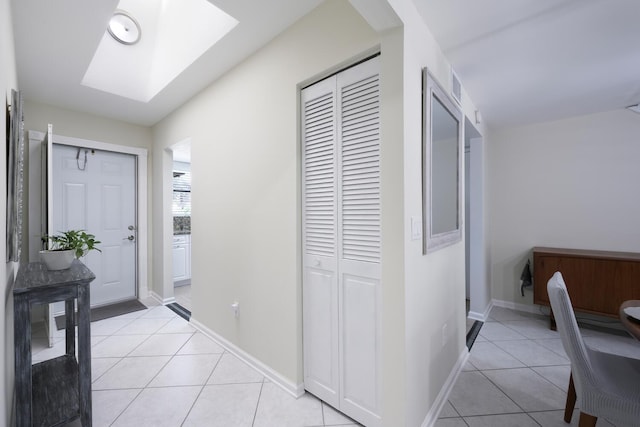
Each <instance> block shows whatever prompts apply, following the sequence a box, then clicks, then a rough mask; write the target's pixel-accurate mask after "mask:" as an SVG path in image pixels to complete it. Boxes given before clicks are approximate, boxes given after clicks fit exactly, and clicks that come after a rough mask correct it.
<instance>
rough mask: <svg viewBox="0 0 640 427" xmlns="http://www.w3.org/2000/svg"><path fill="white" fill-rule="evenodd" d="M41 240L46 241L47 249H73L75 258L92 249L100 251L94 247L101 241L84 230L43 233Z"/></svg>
mask: <svg viewBox="0 0 640 427" xmlns="http://www.w3.org/2000/svg"><path fill="white" fill-rule="evenodd" d="M42 241H43V242H44V243H46V245H47V249H48V250H50V251H68V250H73V251H74V252H75V255H76V258H80V257H82V256H84V255H86V254H87V252H89V251H92V250H96V251H98V252H102V251H101V250H100V249H98V248H97V247H96V245H98V244H99V243H102V242H100V241H99V240H96V236H94V235H93V234H89V233H87V232H85V231H84V230H69V231H61V232H58V234H55V235H44V236H42Z"/></svg>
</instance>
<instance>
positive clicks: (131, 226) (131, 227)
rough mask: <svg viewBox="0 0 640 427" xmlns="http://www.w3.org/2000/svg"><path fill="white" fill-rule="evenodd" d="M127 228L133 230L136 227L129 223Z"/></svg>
mask: <svg viewBox="0 0 640 427" xmlns="http://www.w3.org/2000/svg"><path fill="white" fill-rule="evenodd" d="M127 229H129V230H130V231H133V230H135V229H136V228H135V227H134V226H133V225H130V226H128V227H127Z"/></svg>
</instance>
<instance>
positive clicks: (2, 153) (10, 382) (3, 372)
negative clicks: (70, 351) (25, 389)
mask: <svg viewBox="0 0 640 427" xmlns="http://www.w3.org/2000/svg"><path fill="white" fill-rule="evenodd" d="M0 85H1V86H2V88H3V90H2V93H3V96H4V99H5V102H6V104H7V105H8V104H9V103H10V102H11V89H18V80H17V74H16V59H15V49H14V43H13V24H12V19H11V5H10V1H9V0H0ZM6 131H7V129H6V122H5V120H4V119H2V120H0V135H3V136H2V138H3V141H5V142H4V143H3V148H2V150H0V188H3V189H4V188H6V187H7V166H6V164H7V154H6V153H7V150H6V139H5V137H4V135H6ZM4 194H5V195H4V196H2V197H0V235H1V236H6V234H7V233H6V223H7V214H6V212H7V206H6V204H7V198H6V193H4ZM6 246H7V245H6V239H5V240H3V242H2V243H0V259H1V260H4V259H6ZM17 268H18V264H17V263H13V262H9V263H5V262H1V261H0V278H1V279H0V280H1V281H2V282H1V283H2V293H1V294H2V304H1V309H0V310H1V312H0V333H1V334H2V338H1V344H0V345H1V346H2V348H1V349H0V354H1V355H2V360H3V363H2V365H3V366H2V369H0V398H1V399H2V404H0V425H6V426H10V425H12V417H13V405H14V358H13V294H12V287H13V279H14V274H15V270H16V269H17Z"/></svg>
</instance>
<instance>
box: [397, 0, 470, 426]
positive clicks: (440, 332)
mask: <svg viewBox="0 0 640 427" xmlns="http://www.w3.org/2000/svg"><path fill="white" fill-rule="evenodd" d="M389 3H390V5H391V6H392V7H393V8H394V10H395V11H396V13H397V14H398V16H399V17H400V18H401V20H402V22H403V24H404V63H403V68H404V91H403V107H402V108H403V111H404V195H403V197H404V202H403V203H404V213H403V215H404V217H403V221H404V222H403V223H404V229H403V231H402V233H403V236H404V278H405V295H404V297H405V324H406V325H405V326H406V327H405V331H406V332H405V342H406V362H405V364H406V373H405V375H406V424H405V425H407V426H420V425H423V423H424V422H425V421H428V417H429V416H433V412H432V410H433V406H434V403H437V402H436V400H437V398H438V395H439V393H440V392H441V390H442V389H443V388H444V387H445V386H446V382H447V380H448V378H449V376H450V375H451V374H452V372H453V370H454V369H455V368H456V362H457V361H459V360H460V358H461V357H464V355H465V354H466V353H465V352H466V346H465V340H464V337H465V331H466V321H465V250H464V247H465V243H464V239H463V241H462V242H460V243H457V244H454V245H452V246H449V247H447V248H444V249H441V250H438V251H436V252H433V253H429V254H427V255H423V252H422V239H417V240H411V218H415V219H417V220H419V221H421V218H422V215H423V206H422V186H423V185H422V96H421V93H422V69H423V68H424V67H427V68H429V70H430V71H431V73H432V75H433V76H434V77H435V78H436V79H437V80H438V81H439V82H440V84H441V85H442V86H443V87H444V88H445V91H447V92H448V91H449V90H448V88H450V85H451V82H450V79H451V75H450V71H451V66H450V64H449V63H448V61H447V59H446V58H445V56H444V54H443V53H442V51H441V49H440V47H439V46H438V44H437V43H436V41H435V39H434V37H433V35H432V34H431V32H430V31H429V29H428V28H427V26H426V24H425V23H424V21H423V20H422V18H421V17H420V15H419V13H418V12H417V10H416V8H415V5H414V4H413V2H412V1H410V0H389ZM462 107H463V108H462V109H463V111H464V112H465V113H466V114H467V115H469V114H472V113H473V112H474V111H475V107H474V106H473V104H472V103H471V102H470V101H469V99H468V97H466V96H465V98H464V100H463V106H462ZM461 208H463V207H461ZM385 244H386V242H385Z"/></svg>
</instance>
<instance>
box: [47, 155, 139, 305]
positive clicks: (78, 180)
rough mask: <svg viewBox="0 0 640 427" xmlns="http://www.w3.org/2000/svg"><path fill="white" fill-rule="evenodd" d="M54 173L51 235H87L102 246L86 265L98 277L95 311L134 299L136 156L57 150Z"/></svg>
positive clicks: (93, 286)
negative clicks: (69, 232)
mask: <svg viewBox="0 0 640 427" xmlns="http://www.w3.org/2000/svg"><path fill="white" fill-rule="evenodd" d="M51 169H52V188H51V191H52V202H53V203H52V214H53V215H52V229H51V230H49V233H56V232H59V231H66V230H86V231H87V232H88V233H91V234H94V235H95V236H96V238H97V240H99V241H100V242H101V243H100V244H99V245H98V247H99V248H100V250H101V251H102V252H98V251H91V252H90V253H89V254H88V255H87V256H85V257H84V258H83V259H82V261H83V262H84V263H85V264H86V265H87V267H89V269H91V271H93V272H94V274H95V275H96V279H95V280H94V281H93V282H92V283H91V306H92V307H95V306H101V305H106V304H110V303H115V302H119V301H124V300H128V299H132V298H135V297H136V289H137V284H136V264H137V262H136V253H137V251H136V240H137V233H136V226H137V224H136V159H135V156H133V155H131V154H123V153H114V152H110V151H102V150H92V149H86V148H78V147H71V146H67V145H60V144H53V153H52V162H51ZM63 307H64V306H63V305H62V304H61V305H60V311H62V310H63ZM56 311H58V310H56Z"/></svg>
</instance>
